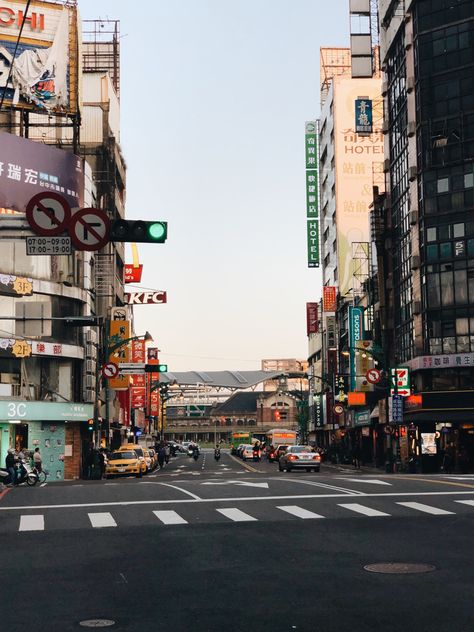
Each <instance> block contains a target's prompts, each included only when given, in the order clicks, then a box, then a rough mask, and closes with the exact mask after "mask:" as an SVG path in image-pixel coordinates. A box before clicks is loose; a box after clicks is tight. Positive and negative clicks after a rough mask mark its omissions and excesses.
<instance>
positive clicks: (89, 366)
mask: <svg viewBox="0 0 474 632" xmlns="http://www.w3.org/2000/svg"><path fill="white" fill-rule="evenodd" d="M85 368H86V373H93V374H95V372H96V368H97V364H96V362H94V360H86V363H85Z"/></svg>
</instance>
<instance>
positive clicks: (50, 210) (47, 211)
mask: <svg viewBox="0 0 474 632" xmlns="http://www.w3.org/2000/svg"><path fill="white" fill-rule="evenodd" d="M26 219H27V220H28V224H29V225H30V227H31V230H33V231H34V232H35V233H36V234H37V235H42V236H43V237H54V236H56V235H60V234H61V233H63V232H64V231H65V230H66V229H67V227H68V225H69V221H70V219H71V207H70V206H69V204H68V202H67V201H66V200H65V198H63V196H62V195H59V194H58V193H54V192H53V191H44V192H41V193H37V194H36V195H34V196H33V197H32V198H31V200H30V201H29V202H28V204H27V205H26Z"/></svg>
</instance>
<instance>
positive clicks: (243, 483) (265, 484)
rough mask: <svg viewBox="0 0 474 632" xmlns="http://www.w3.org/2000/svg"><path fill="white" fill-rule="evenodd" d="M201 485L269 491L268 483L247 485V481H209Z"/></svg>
mask: <svg viewBox="0 0 474 632" xmlns="http://www.w3.org/2000/svg"><path fill="white" fill-rule="evenodd" d="M201 485H242V486H244V487H261V488H262V489H268V483H246V482H245V481H216V482H213V481H208V482H206V483H201Z"/></svg>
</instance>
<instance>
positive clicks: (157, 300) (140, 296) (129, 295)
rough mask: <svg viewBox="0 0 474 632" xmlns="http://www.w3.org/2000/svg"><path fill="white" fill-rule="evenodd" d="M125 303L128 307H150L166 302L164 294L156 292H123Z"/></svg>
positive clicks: (159, 291) (160, 291)
mask: <svg viewBox="0 0 474 632" xmlns="http://www.w3.org/2000/svg"><path fill="white" fill-rule="evenodd" d="M125 302H126V303H127V304H128V305H150V304H152V303H154V304H156V305H161V304H162V303H166V302H167V298H166V292H163V291H162V290H156V291H155V292H125Z"/></svg>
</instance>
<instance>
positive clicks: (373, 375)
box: [365, 369, 382, 384]
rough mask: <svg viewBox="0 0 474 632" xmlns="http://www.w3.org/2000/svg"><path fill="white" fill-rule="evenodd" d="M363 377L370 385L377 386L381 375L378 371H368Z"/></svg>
mask: <svg viewBox="0 0 474 632" xmlns="http://www.w3.org/2000/svg"><path fill="white" fill-rule="evenodd" d="M365 377H366V379H367V382H369V383H370V384H377V383H378V382H380V379H381V377H382V375H381V373H380V371H379V370H378V369H369V370H368V371H367V373H366V374H365Z"/></svg>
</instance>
